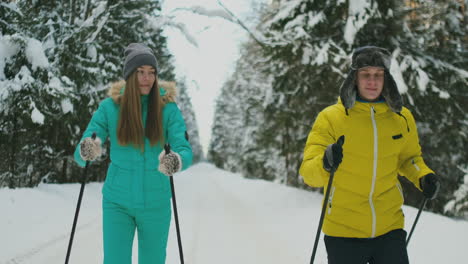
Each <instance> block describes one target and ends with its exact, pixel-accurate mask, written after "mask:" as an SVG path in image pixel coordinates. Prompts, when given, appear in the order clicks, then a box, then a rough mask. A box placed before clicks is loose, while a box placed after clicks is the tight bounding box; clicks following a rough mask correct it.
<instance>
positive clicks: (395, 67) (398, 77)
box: [390, 48, 408, 94]
mask: <svg viewBox="0 0 468 264" xmlns="http://www.w3.org/2000/svg"><path fill="white" fill-rule="evenodd" d="M400 51H401V50H400V48H397V49H395V51H393V54H392V62H391V66H390V74H391V75H392V76H393V79H395V82H396V84H397V87H398V91H399V92H400V94H405V93H406V92H407V91H408V86H407V85H406V82H405V80H404V79H403V73H402V71H403V70H404V69H405V68H406V66H405V65H400V64H399V63H398V61H397V60H396V59H395V58H396V57H398V55H399V54H400ZM404 63H405V62H404V61H402V64H404Z"/></svg>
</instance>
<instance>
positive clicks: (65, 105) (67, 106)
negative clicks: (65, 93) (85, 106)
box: [61, 98, 73, 114]
mask: <svg viewBox="0 0 468 264" xmlns="http://www.w3.org/2000/svg"><path fill="white" fill-rule="evenodd" d="M61 105H62V111H63V113H64V114H66V113H68V112H71V113H72V112H73V104H72V103H71V102H70V99H69V98H65V99H63V100H62V102H61Z"/></svg>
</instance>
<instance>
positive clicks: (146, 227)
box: [75, 43, 192, 264]
mask: <svg viewBox="0 0 468 264" xmlns="http://www.w3.org/2000/svg"><path fill="white" fill-rule="evenodd" d="M124 54H125V61H124V68H123V77H124V80H125V81H121V82H118V83H115V84H114V85H113V86H112V87H111V89H110V90H109V95H110V97H109V98H106V99H104V100H103V101H102V102H101V103H100V105H99V108H98V110H97V111H96V112H95V113H94V114H93V117H92V119H91V121H90V122H89V124H88V127H87V129H86V131H85V132H84V134H83V137H82V140H81V142H80V144H79V145H78V146H77V148H76V151H75V160H76V162H77V163H78V164H79V165H80V166H84V165H85V163H86V161H92V160H95V159H96V158H97V157H99V156H100V155H101V142H104V141H105V140H106V139H107V138H109V140H110V160H111V163H110V165H109V168H108V171H107V177H106V181H105V183H104V186H103V189H102V194H103V201H102V208H103V241H104V264H130V263H131V262H132V244H133V237H134V234H135V229H136V230H137V231H138V257H139V263H140V264H155V263H160V264H162V263H165V259H166V245H167V237H168V232H169V224H170V220H171V206H170V198H171V191H170V186H169V180H168V177H167V176H171V175H173V174H174V173H176V172H178V171H180V170H183V169H186V168H187V167H188V166H190V164H191V162H192V149H191V147H190V144H189V142H188V141H187V138H186V127H185V123H184V120H183V118H182V114H181V112H180V110H179V109H178V107H177V105H176V104H175V103H174V97H175V87H171V86H166V87H164V89H160V88H159V86H158V78H157V71H158V65H157V61H156V57H155V56H154V55H153V53H152V51H151V49H149V48H148V47H146V46H145V45H143V44H139V43H132V44H130V45H129V46H128V47H127V48H126V49H125V52H124ZM94 132H95V133H96V135H97V137H96V139H95V140H93V139H92V138H91V135H92V134H93V133H94ZM164 143H169V144H170V146H171V148H172V151H171V152H170V153H169V154H166V153H165V151H164V150H163V146H164ZM158 169H159V171H158Z"/></svg>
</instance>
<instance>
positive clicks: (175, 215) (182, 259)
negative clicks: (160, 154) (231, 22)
mask: <svg viewBox="0 0 468 264" xmlns="http://www.w3.org/2000/svg"><path fill="white" fill-rule="evenodd" d="M164 150H165V151H166V154H169V153H170V152H171V145H169V143H166V144H165V145H164ZM169 179H170V182H171V192H172V208H173V210H174V220H175V224H176V231H177V243H178V245H179V256H180V263H181V264H184V252H183V250H182V239H181V238H180V228H179V215H178V214H177V201H176V196H175V188H174V177H173V175H170V177H169Z"/></svg>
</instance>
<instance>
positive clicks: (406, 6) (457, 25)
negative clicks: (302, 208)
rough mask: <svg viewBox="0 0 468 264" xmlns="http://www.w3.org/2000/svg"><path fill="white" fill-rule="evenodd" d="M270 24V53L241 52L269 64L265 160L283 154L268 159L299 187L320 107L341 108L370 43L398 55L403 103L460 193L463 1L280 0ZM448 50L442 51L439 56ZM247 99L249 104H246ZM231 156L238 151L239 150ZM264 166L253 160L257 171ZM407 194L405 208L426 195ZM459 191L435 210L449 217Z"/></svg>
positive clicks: (428, 154) (266, 25) (430, 158)
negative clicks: (355, 55) (350, 75)
mask: <svg viewBox="0 0 468 264" xmlns="http://www.w3.org/2000/svg"><path fill="white" fill-rule="evenodd" d="M438 10H449V11H450V12H451V14H453V16H451V17H447V16H442V15H439V12H438ZM440 14H442V13H440ZM263 17H264V19H263V20H262V22H261V23H260V25H259V26H258V29H257V33H260V34H261V35H263V36H264V38H262V39H263V41H264V43H263V45H262V46H263V52H261V53H256V54H249V56H258V58H256V59H253V58H246V57H245V55H243V56H241V58H240V60H241V61H242V60H247V59H248V60H251V61H252V60H256V61H262V62H263V65H268V66H267V67H263V68H261V69H257V70H258V71H261V72H262V73H263V74H264V76H265V78H264V79H266V80H268V79H269V78H272V81H271V82H270V84H271V85H269V86H266V87H264V88H265V89H266V91H263V92H260V93H259V94H267V95H268V97H266V98H265V102H264V106H265V110H264V113H263V117H264V119H261V120H260V121H259V122H258V123H257V125H256V129H255V128H254V129H253V130H254V131H256V133H257V141H256V142H257V145H256V151H258V152H263V151H265V152H266V153H267V154H266V155H268V154H270V152H269V151H271V150H272V149H275V150H277V151H280V153H281V157H282V158H283V159H284V160H286V162H285V163H281V162H280V160H281V159H275V158H274V157H273V156H274V155H270V156H272V157H273V159H274V160H275V161H276V162H277V163H278V164H282V165H284V166H286V169H287V175H288V183H291V184H293V185H296V184H299V183H297V182H296V176H297V169H298V167H299V164H300V161H301V155H302V150H303V147H304V143H305V140H306V137H307V134H308V132H309V131H310V128H311V124H312V123H313V122H314V118H315V116H316V115H317V113H318V112H319V111H320V110H322V109H323V108H325V107H326V106H327V105H331V104H333V103H335V102H336V100H337V97H338V89H339V86H340V84H341V82H342V80H343V78H344V76H345V75H346V74H347V71H348V70H349V63H350V56H351V54H352V52H353V50H354V49H355V48H356V47H359V46H364V45H376V46H382V47H385V48H387V49H389V50H390V51H392V52H393V65H392V74H393V75H394V76H395V77H396V79H397V81H398V86H399V88H400V90H401V93H402V95H403V97H404V100H405V105H406V106H407V107H408V108H410V110H412V111H413V113H414V114H415V117H416V119H417V120H418V127H419V133H420V135H421V145H422V147H423V151H424V155H425V158H426V161H427V163H428V164H429V165H430V166H431V167H432V168H433V169H434V170H435V171H436V172H437V173H439V174H441V176H442V177H443V181H444V182H443V185H444V187H445V184H447V182H452V183H450V184H449V185H451V186H453V183H454V182H456V180H459V179H460V177H461V171H460V170H459V169H457V168H458V167H459V165H463V164H466V162H467V161H466V158H467V155H466V150H465V148H464V147H463V146H464V145H466V138H467V132H466V131H467V126H466V124H467V121H466V120H467V116H466V114H464V113H466V112H468V111H467V109H466V107H467V106H466V103H465V104H462V103H461V102H462V101H466V70H464V69H466V68H467V67H466V63H467V61H468V60H467V59H466V50H467V49H466V44H465V43H467V41H466V4H465V3H464V2H462V1H437V2H436V1H430V2H426V1H406V2H401V1H375V0H362V1H342V0H328V1H300V0H297V1H283V0H276V1H272V3H271V5H270V9H269V10H267V12H266V13H265V14H263ZM428 18H431V19H428ZM441 47H443V48H444V51H443V52H440V53H438V49H440V48H441ZM256 66H257V65H256ZM244 88H245V87H244ZM233 96H234V95H233ZM236 96H237V95H236ZM222 97H223V100H224V102H229V100H233V97H229V94H228V93H226V94H222ZM241 101H242V102H247V104H248V102H249V101H248V100H247V98H243V99H241ZM434 104H437V105H434ZM246 108H247V109H248V108H249V107H248V105H247V106H246ZM434 110H435V111H434ZM239 111H242V110H241V109H239V110H238V112H237V113H229V112H223V114H222V115H223V116H222V117H220V118H223V119H229V118H232V115H233V114H237V115H241V116H242V115H245V113H239ZM217 116H218V117H219V115H217ZM215 122H216V121H215ZM239 123H242V122H241V121H239ZM214 129H216V127H215V128H214ZM448 130H450V131H448ZM214 133H216V131H215V130H213V134H214ZM219 136H221V137H222V138H223V139H220V138H218V139H217V140H219V141H221V142H223V144H225V145H229V142H230V141H234V139H231V138H229V137H226V136H223V135H222V134H220V135H219ZM428 136H430V137H429V138H428ZM232 146H235V145H234V144H232ZM237 150H238V151H241V149H240V148H237ZM231 152H232V153H236V151H235V149H234V150H231ZM226 154H228V153H226ZM223 159H224V160H229V158H228V157H223ZM219 163H220V164H221V162H219ZM239 164H240V165H239V166H240V168H237V170H241V171H242V170H246V167H245V164H244V163H239ZM262 165H263V164H262V163H261V162H259V163H256V162H255V161H254V162H253V164H250V167H259V166H262ZM448 170H450V171H451V173H450V174H449V173H448ZM255 176H259V175H255ZM259 177H263V176H259ZM274 177H275V178H276V179H281V178H283V177H284V175H283V174H282V172H281V170H278V171H276V172H274ZM299 185H300V184H299ZM408 190H409V191H413V192H412V194H411V192H409V193H410V195H409V196H408V197H407V198H409V199H407V201H409V203H410V204H413V205H415V204H417V203H419V201H420V197H421V196H420V194H419V192H417V191H415V189H414V188H413V187H410V188H408ZM453 190H454V189H453V187H451V188H448V189H445V190H443V194H442V195H441V198H440V199H439V200H437V201H434V202H432V204H431V205H432V207H433V208H434V209H435V210H436V211H439V212H440V211H442V207H443V205H444V204H445V202H446V201H447V197H448V194H451V193H452V192H453Z"/></svg>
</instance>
